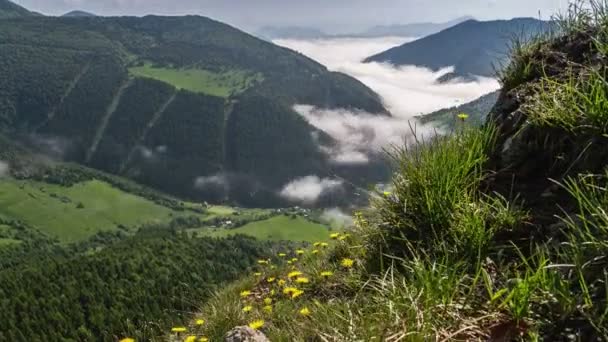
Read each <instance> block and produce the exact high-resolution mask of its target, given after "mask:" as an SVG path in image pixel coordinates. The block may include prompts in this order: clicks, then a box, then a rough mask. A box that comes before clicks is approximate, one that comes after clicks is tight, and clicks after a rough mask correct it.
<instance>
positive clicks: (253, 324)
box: [249, 319, 264, 330]
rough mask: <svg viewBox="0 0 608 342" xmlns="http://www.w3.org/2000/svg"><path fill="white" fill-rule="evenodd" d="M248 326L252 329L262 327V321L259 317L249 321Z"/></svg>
mask: <svg viewBox="0 0 608 342" xmlns="http://www.w3.org/2000/svg"><path fill="white" fill-rule="evenodd" d="M249 327H250V328H251V329H254V330H259V329H261V328H263V327H264V321H263V320H261V319H258V320H255V321H253V322H251V323H249Z"/></svg>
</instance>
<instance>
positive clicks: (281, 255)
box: [278, 253, 287, 258]
mask: <svg viewBox="0 0 608 342" xmlns="http://www.w3.org/2000/svg"><path fill="white" fill-rule="evenodd" d="M278 256H279V257H281V258H284V257H286V256H287V254H285V253H279V254H278Z"/></svg>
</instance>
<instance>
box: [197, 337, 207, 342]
mask: <svg viewBox="0 0 608 342" xmlns="http://www.w3.org/2000/svg"><path fill="white" fill-rule="evenodd" d="M198 342H209V339H208V338H206V337H201V338H199V339H198Z"/></svg>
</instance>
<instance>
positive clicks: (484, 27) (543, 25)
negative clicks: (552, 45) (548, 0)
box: [366, 18, 551, 77]
mask: <svg viewBox="0 0 608 342" xmlns="http://www.w3.org/2000/svg"><path fill="white" fill-rule="evenodd" d="M550 27H551V24H550V23H548V22H545V21H540V20H537V19H533V18H516V19H512V20H495V21H477V20H468V21H465V22H463V23H460V24H458V25H456V26H453V27H450V28H448V29H445V30H443V31H441V32H439V33H435V34H433V35H430V36H428V37H424V38H422V39H419V40H416V41H413V42H410V43H406V44H403V45H401V46H397V47H394V48H392V49H389V50H387V51H384V52H381V53H379V54H377V55H374V56H370V57H368V58H367V59H366V62H388V63H392V64H395V65H407V64H410V65H419V66H423V67H427V68H430V69H433V70H438V69H441V68H446V67H449V66H454V72H455V73H456V74H458V75H463V76H467V75H480V76H489V77H493V76H495V67H500V66H501V65H503V64H506V63H507V58H508V54H509V47H510V44H511V42H512V40H513V39H516V38H517V39H523V40H525V39H527V38H530V37H531V36H534V35H536V34H538V33H539V32H542V31H546V30H549V29H550Z"/></svg>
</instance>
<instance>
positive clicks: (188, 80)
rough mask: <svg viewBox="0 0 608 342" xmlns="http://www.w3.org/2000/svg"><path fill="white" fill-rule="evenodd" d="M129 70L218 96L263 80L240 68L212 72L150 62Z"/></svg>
mask: <svg viewBox="0 0 608 342" xmlns="http://www.w3.org/2000/svg"><path fill="white" fill-rule="evenodd" d="M129 72H130V73H131V74H133V75H135V76H140V77H148V78H153V79H156V80H159V81H162V82H165V83H168V84H171V85H172V86H174V87H175V88H177V89H184V90H189V91H192V92H195V93H204V94H209V95H212V96H219V97H229V96H231V95H237V94H239V93H242V92H243V91H245V90H247V89H248V88H250V87H251V86H252V85H253V84H255V83H257V82H261V81H262V80H263V78H262V76H261V75H260V74H258V75H252V74H250V73H248V72H245V71H240V70H230V71H225V72H212V71H208V70H203V69H197V68H186V69H173V68H160V67H154V66H152V65H151V64H146V65H143V66H137V67H131V68H129Z"/></svg>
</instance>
